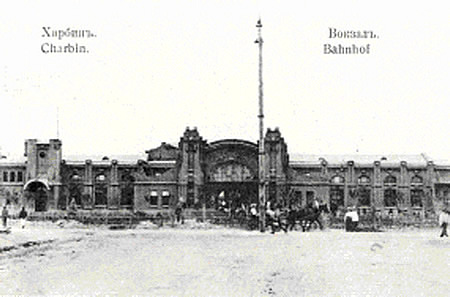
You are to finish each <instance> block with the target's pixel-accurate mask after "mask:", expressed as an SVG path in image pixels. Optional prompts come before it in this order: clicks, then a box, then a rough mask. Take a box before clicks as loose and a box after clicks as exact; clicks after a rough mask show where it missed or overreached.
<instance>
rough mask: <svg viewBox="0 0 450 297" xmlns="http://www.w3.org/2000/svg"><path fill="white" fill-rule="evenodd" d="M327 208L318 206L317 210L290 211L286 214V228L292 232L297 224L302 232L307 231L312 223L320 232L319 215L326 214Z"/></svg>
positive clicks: (311, 208) (321, 227)
mask: <svg viewBox="0 0 450 297" xmlns="http://www.w3.org/2000/svg"><path fill="white" fill-rule="evenodd" d="M327 209H328V207H327V206H326V204H325V205H320V206H319V208H318V209H317V208H313V207H310V206H309V207H306V208H299V209H295V208H292V209H290V211H289V213H288V227H289V230H293V229H294V228H295V225H296V224H297V223H299V224H300V226H301V227H302V231H303V232H305V231H309V230H310V229H311V226H312V224H313V223H316V224H317V225H319V228H320V230H322V229H323V226H322V222H321V221H320V215H321V213H322V212H327Z"/></svg>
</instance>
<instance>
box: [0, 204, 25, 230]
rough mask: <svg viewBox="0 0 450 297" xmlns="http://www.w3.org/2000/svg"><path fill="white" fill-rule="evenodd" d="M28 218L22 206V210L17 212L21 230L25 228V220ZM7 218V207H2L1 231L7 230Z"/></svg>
mask: <svg viewBox="0 0 450 297" xmlns="http://www.w3.org/2000/svg"><path fill="white" fill-rule="evenodd" d="M27 216H28V213H27V211H26V210H25V207H24V206H22V209H21V210H20V212H19V216H18V217H19V220H20V227H21V228H22V229H23V228H25V220H26V218H27ZM8 218H9V212H8V207H7V205H5V206H3V209H2V226H3V229H7V228H8Z"/></svg>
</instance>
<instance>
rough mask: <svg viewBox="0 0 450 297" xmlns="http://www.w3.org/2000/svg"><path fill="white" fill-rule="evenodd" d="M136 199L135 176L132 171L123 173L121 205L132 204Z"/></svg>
mask: <svg viewBox="0 0 450 297" xmlns="http://www.w3.org/2000/svg"><path fill="white" fill-rule="evenodd" d="M133 201H134V177H133V176H132V175H131V174H130V173H126V174H124V175H122V177H121V182H120V205H122V206H131V205H133Z"/></svg>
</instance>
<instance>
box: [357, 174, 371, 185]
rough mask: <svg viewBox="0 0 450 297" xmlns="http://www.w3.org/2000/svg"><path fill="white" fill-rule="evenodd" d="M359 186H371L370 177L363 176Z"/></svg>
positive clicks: (360, 178) (359, 179)
mask: <svg viewBox="0 0 450 297" xmlns="http://www.w3.org/2000/svg"><path fill="white" fill-rule="evenodd" d="M358 184H360V185H367V184H370V177H368V176H367V175H361V176H360V177H359V178H358Z"/></svg>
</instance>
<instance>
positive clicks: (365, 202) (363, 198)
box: [358, 187, 371, 206]
mask: <svg viewBox="0 0 450 297" xmlns="http://www.w3.org/2000/svg"><path fill="white" fill-rule="evenodd" d="M370 194H371V191H370V188H369V187H360V188H359V189H358V202H359V205H360V206H370Z"/></svg>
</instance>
